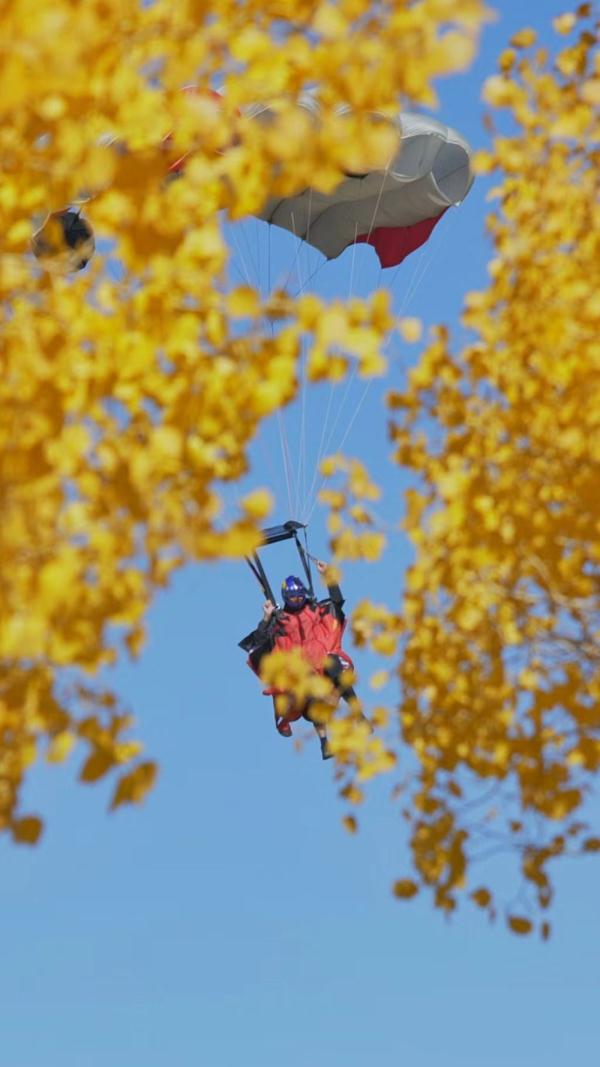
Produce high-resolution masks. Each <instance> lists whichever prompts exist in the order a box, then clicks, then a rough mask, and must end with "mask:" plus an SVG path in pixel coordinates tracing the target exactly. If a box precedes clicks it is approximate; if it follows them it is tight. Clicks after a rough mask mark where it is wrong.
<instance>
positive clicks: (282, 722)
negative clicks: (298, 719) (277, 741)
mask: <svg viewBox="0 0 600 1067" xmlns="http://www.w3.org/2000/svg"><path fill="white" fill-rule="evenodd" d="M275 726H276V727H277V732H278V733H280V734H281V736H282V737H291V736H292V727H291V726H290V724H289V722H288V721H287V719H276V720H275Z"/></svg>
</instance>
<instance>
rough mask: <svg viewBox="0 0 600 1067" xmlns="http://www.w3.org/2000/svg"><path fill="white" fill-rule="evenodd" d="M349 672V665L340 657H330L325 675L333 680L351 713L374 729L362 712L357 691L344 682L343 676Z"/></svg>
mask: <svg viewBox="0 0 600 1067" xmlns="http://www.w3.org/2000/svg"><path fill="white" fill-rule="evenodd" d="M346 670H348V664H347V663H345V662H344V660H343V659H342V658H341V657H340V656H329V659H328V662H327V666H326V667H325V670H324V674H326V675H327V677H328V678H330V679H331V681H332V682H333V684H334V686H335V688H336V689H337V691H338V693H339V694H340V696H341V697H342V699H343V700H345V701H346V704H347V705H348V707H349V708H350V711H351V712H352V713H353V715H354V716H356V718H357V719H362V720H363V722H366V723H368V724H369V727H370V728H371V729H372V727H371V724H370V723H369V720H368V719H367V717H366V715H365V714H364V712H363V710H362V705H361V703H360V700H359V698H358V696H357V694H356V690H355V689H354V687H353V686H351V685H344V684H343V682H342V674H343V673H344V671H346Z"/></svg>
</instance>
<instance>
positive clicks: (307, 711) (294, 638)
mask: <svg viewBox="0 0 600 1067" xmlns="http://www.w3.org/2000/svg"><path fill="white" fill-rule="evenodd" d="M316 566H317V570H318V572H319V574H320V575H321V577H322V578H323V579H324V581H327V572H328V566H327V564H326V563H323V562H322V561H321V560H317V561H316ZM281 592H282V598H283V608H277V607H276V606H275V604H274V603H273V601H272V600H270V599H269V600H267V601H265V603H264V604H263V617H262V619H261V621H260V622H259V623H258V626H257V627H256V629H255V630H253V632H252V633H251V634H250V635H249V636H248V637H247V638H245V639H244V641H243V642H242V643H241V644H242V647H244V648H246V650H247V651H248V652H249V659H248V663H249V666H250V667H251V668H252V670H253V671H255V673H256V674H258V675H259V677H260V664H261V661H262V658H263V656H265V655H266V654H267V653H268V652H272V651H274V650H279V651H283V652H289V651H291V650H292V649H294V648H297V649H299V650H300V652H301V654H302V657H303V659H304V660H305V661H306V662H307V663H308V664H309V665H310V667H311V668H312V669H313V670H314V671H315V672H317V673H319V674H323V675H324V676H325V677H327V678H329V679H330V681H331V682H332V683H333V695H334V697H335V703H337V700H338V699H339V697H342V698H343V699H344V700H345V701H346V703H347V704H348V705H349V707H350V708H351V709H352V710H353V711H354V712H356V711H357V708H358V707H359V702H358V698H357V696H356V693H355V691H354V689H353V687H352V686H351V685H348V684H347V683H346V681H345V678H344V675H345V674H346V672H348V671H352V670H353V663H352V660H351V659H350V657H349V656H348V654H347V653H346V652H345V651H344V650H343V648H342V638H343V634H344V629H345V626H346V616H345V614H344V611H343V605H344V597H343V595H342V591H341V589H340V587H339V585H338V584H337V583H331V584H330V583H329V582H328V583H327V593H328V596H327V599H325V600H316V598H315V597H314V595H311V591H310V590H308V589H307V588H306V586H305V584H304V583H303V582H302V580H301V579H300V578H298V577H296V575H289V576H288V577H287V578H285V579H284V581H283V582H282V585H281ZM264 692H265V695H268V696H272V697H273V710H274V715H275V726H276V729H277V730H278V732H279V733H280V734H281V735H282V736H283V737H290V736H291V734H292V728H291V725H290V724H291V723H292V722H295V721H297V720H298V719H300V718H304V719H306V720H307V721H308V722H311V723H312V724H313V726H314V728H315V730H316V732H317V734H318V737H319V740H320V743H321V755H322V757H323V759H330V758H331V757H332V756H333V753H332V752H331V750H330V747H329V742H328V738H327V728H326V726H325V724H324V723H323V722H322V721H320V719H319V718H318V716H317V715H316V714H315V711H314V709H313V706H312V705H313V704H314V701H313V700H310V699H308V700H306V701H305V702H304V703H303V704H301V705H300V704H299V703H298V701H297V699H296V697H295V696H294V694H293V693H289V692H287V691H286V690H285V689H279V688H277V687H271V688H269V689H266V690H264Z"/></svg>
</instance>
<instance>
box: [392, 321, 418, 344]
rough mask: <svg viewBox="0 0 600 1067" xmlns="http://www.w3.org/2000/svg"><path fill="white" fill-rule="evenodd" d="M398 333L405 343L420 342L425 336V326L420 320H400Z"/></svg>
mask: <svg viewBox="0 0 600 1067" xmlns="http://www.w3.org/2000/svg"><path fill="white" fill-rule="evenodd" d="M398 332H399V333H400V335H401V336H402V337H403V338H404V340H405V341H409V342H414V341H420V340H421V336H422V334H423V324H422V322H421V320H420V319H410V318H409V319H400V321H399V323H398Z"/></svg>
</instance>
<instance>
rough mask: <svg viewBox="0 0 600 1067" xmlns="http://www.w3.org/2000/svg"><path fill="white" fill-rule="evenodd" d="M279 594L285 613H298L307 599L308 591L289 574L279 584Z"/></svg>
mask: <svg viewBox="0 0 600 1067" xmlns="http://www.w3.org/2000/svg"><path fill="white" fill-rule="evenodd" d="M281 593H282V596H283V603H284V604H285V609H286V611H300V609H301V608H303V607H304V605H305V604H306V601H307V600H308V598H309V593H308V589H307V588H306V586H305V585H303V583H302V582H301V580H300V578H296V577H295V576H294V575H293V574H289V575H288V577H287V578H285V579H284V581H283V582H282V583H281Z"/></svg>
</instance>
